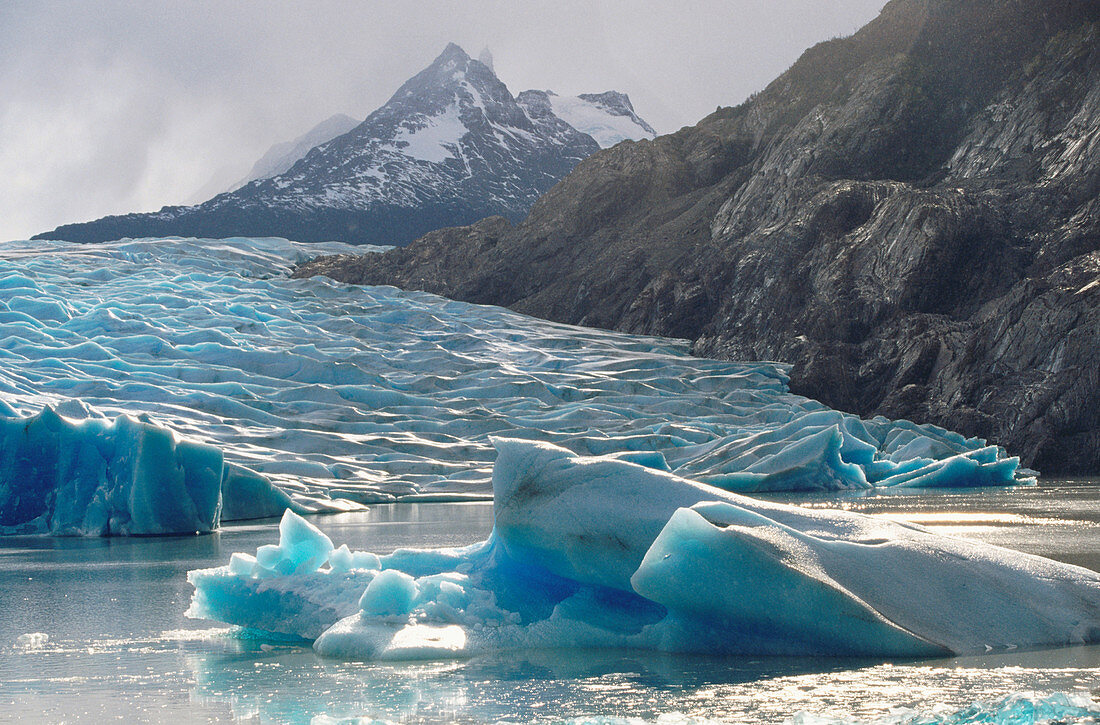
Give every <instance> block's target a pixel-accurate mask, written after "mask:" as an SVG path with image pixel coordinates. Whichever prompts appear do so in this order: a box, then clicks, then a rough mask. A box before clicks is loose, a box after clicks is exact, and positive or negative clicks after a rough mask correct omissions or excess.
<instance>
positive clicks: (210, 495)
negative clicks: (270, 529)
mask: <svg viewBox="0 0 1100 725" xmlns="http://www.w3.org/2000/svg"><path fill="white" fill-rule="evenodd" d="M77 408H78V406H74V405H69V406H63V407H62V410H63V411H66V412H68V411H74V412H77V413H80V412H86V411H81V410H78V409H77ZM294 507H295V505H294V504H293V503H292V502H291V501H290V499H289V498H288V497H287V495H286V494H285V493H283V492H282V491H280V490H279V489H278V488H276V487H275V486H273V485H272V484H271V483H270V482H269V481H266V480H265V479H263V478H262V477H261V476H258V475H257V474H255V473H252V472H250V471H247V470H245V469H242V468H239V467H237V466H234V465H232V464H226V463H225V461H224V459H223V457H222V452H221V450H220V449H219V448H217V447H216V446H211V445H208V444H205V443H199V442H195V441H188V440H181V439H179V438H178V437H177V436H176V435H175V434H174V433H173V432H172V431H171V430H168V429H167V428H164V427H163V426H159V425H156V424H155V423H153V422H152V421H150V420H149V419H148V417H146V416H141V417H139V418H136V419H135V418H131V417H130V416H127V415H120V416H118V417H117V418H116V419H114V420H108V419H106V418H83V419H69V418H66V417H64V416H63V415H61V414H59V412H58V411H57V410H54V409H53V408H50V407H46V408H44V409H43V410H42V411H40V412H39V413H38V414H36V415H33V416H29V417H20V416H17V415H15V412H14V411H13V410H12V409H11V408H10V407H0V531H2V532H5V533H51V534H57V535H69V536H73V535H77V536H108V535H149V534H191V533H199V532H207V531H213V530H215V529H217V528H218V524H219V522H220V520H221V519H222V517H223V516H224V514H225V511H226V509H229V510H230V511H231V513H232V514H233V516H234V517H235V518H259V517H262V516H272V515H278V514H281V513H282V512H283V511H285V510H287V509H288V508H294Z"/></svg>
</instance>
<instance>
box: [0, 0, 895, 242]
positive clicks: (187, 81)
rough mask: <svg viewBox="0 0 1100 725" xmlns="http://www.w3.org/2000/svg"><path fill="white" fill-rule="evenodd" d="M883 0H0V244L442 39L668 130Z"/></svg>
mask: <svg viewBox="0 0 1100 725" xmlns="http://www.w3.org/2000/svg"><path fill="white" fill-rule="evenodd" d="M884 3H885V0H679V1H678V2H669V1H668V0H660V1H655V2H614V3H613V2H592V0H585V1H584V2H579V1H575V0H554V2H545V3H534V2H525V1H524V2H521V1H520V0H511V1H506V0H499V1H497V2H494V1H492V0H466V1H464V2H447V1H445V0H437V1H434V2H427V1H426V0H425V1H420V0H401V1H399V2H396V1H395V2H383V1H381V0H364V1H361V2H352V1H350V0H308V1H305V0H287V1H285V2H281V1H278V0H247V1H245V0H239V1H237V0H216V1H214V0H212V1H206V0H187V1H185V0H178V1H177V2H171V1H169V0H165V1H163V2H161V1H158V2H148V1H147V0H130V1H127V0H96V1H95V2H89V1H85V0H79V1H77V0H73V1H71V2H55V1H53V0H0V240H7V239H18V238H25V237H27V236H30V235H31V234H34V233H38V232H42V231H47V230H49V229H52V228H53V227H55V226H58V225H59V224H65V223H70V222H79V221H87V220H90V219H94V218H97V217H100V216H103V215H105V214H117V213H125V212H129V211H150V210H155V209H159V208H160V207H161V206H162V205H165V204H178V203H185V202H193V201H196V198H195V197H196V194H198V192H199V191H200V189H203V188H204V187H207V188H211V187H210V184H211V182H212V181H213V182H217V183H220V184H222V185H229V184H231V183H232V182H233V181H235V180H237V179H239V178H241V177H242V176H244V174H245V173H246V172H247V171H248V170H249V169H250V168H251V166H252V164H253V162H255V161H256V159H258V158H259V157H260V156H261V155H262V154H263V153H264V151H266V150H267V149H268V148H269V147H270V146H271V145H272V144H274V143H278V142H280V141H286V140H289V139H291V138H294V137H295V136H297V135H299V134H301V133H303V132H305V131H306V130H308V129H309V128H311V127H312V126H314V125H316V124H317V123H318V122H320V121H322V120H324V119H325V118H327V117H329V116H331V115H333V114H335V113H347V114H349V115H351V116H354V117H356V118H365V117H366V116H367V114H368V113H370V112H371V111H372V110H374V109H375V108H377V107H378V106H380V105H381V104H383V103H385V101H386V100H387V99H388V98H389V96H390V95H391V94H392V93H393V92H394V91H395V90H396V89H397V87H398V86H400V85H401V83H402V82H404V81H405V80H406V79H407V78H409V77H410V76H412V75H413V74H415V73H416V72H418V71H419V70H421V69H422V68H423V67H424V66H426V65H427V64H428V63H430V62H431V61H432V59H433V58H434V57H435V56H436V55H438V54H439V53H440V52H441V51H442V50H443V48H444V46H445V45H446V44H447V43H448V42H451V41H453V42H456V43H458V44H459V45H461V46H462V47H463V48H465V49H466V51H467V52H468V53H470V54H471V55H474V56H475V57H476V56H477V54H478V52H479V51H480V50H481V48H482V47H484V46H488V47H489V48H490V50H491V51H492V53H493V56H494V59H495V66H496V71H497V75H499V76H500V78H501V80H503V81H504V82H505V83H506V84H507V85H508V88H509V89H510V90H511V91H512V92H513V93H518V92H519V91H522V90H525V89H528V88H543V89H551V90H554V91H557V92H559V93H566V94H576V93H589V92H599V91H604V90H610V89H614V90H619V91H623V92H625V93H627V94H629V95H630V98H631V100H632V101H633V103H634V107H635V109H636V110H637V111H638V113H639V114H640V115H641V116H642V117H643V118H645V119H646V120H648V121H649V122H650V123H651V124H652V125H653V126H654V127H655V128H656V129H657V130H658V131H659V132H661V133H667V132H670V131H674V130H676V129H678V128H680V127H681V126H684V125H688V124H691V123H694V122H695V121H697V120H698V119H699V118H701V117H703V116H704V115H706V114H707V113H709V112H711V111H713V110H714V108H715V106H718V105H733V104H736V103H739V102H740V101H742V100H744V98H745V97H746V96H747V95H749V94H750V93H752V92H753V91H756V90H759V89H761V88H763V87H764V86H765V85H766V84H767V83H768V81H770V80H771V79H773V78H774V77H775V76H776V75H778V74H779V73H781V72H782V71H783V70H785V69H786V68H787V67H788V66H790V64H791V63H793V62H794V61H795V60H796V59H797V58H798V56H799V54H800V53H801V52H802V51H803V50H804V49H805V48H807V47H809V46H810V45H812V44H814V43H816V42H818V41H821V40H826V39H828V38H830V37H834V36H837V35H848V34H850V33H852V32H853V31H855V30H856V29H857V28H858V27H860V26H861V25H863V24H864V23H866V22H867V21H868V20H870V19H871V18H873V17H874V16H875V15H877V14H878V11H879V9H880V8H881V6H882V5H883V4H884ZM215 185H216V184H215ZM215 190H218V189H215Z"/></svg>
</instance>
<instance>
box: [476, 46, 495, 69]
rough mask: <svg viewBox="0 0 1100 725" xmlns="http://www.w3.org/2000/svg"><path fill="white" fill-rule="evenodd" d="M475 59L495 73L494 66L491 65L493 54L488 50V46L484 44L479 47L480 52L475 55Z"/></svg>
mask: <svg viewBox="0 0 1100 725" xmlns="http://www.w3.org/2000/svg"><path fill="white" fill-rule="evenodd" d="M477 61H478V62H479V63H481V64H482V65H483V66H485V67H486V68H488V69H489V70H491V71H493V73H496V68H494V67H493V54H492V52H491V51H490V50H489V46H485V47H484V48H482V49H481V52H480V53H478V55H477Z"/></svg>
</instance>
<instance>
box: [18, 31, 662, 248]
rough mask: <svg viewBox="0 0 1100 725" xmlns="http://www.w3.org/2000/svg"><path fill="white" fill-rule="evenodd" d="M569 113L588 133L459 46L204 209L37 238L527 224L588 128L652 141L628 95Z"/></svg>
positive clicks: (382, 237) (396, 239)
mask: <svg viewBox="0 0 1100 725" xmlns="http://www.w3.org/2000/svg"><path fill="white" fill-rule="evenodd" d="M521 96H523V94H521ZM586 99H587V100H586ZM570 108H571V109H572V110H574V115H576V116H577V117H578V118H577V119H576V120H577V122H578V124H579V125H581V126H582V127H583V128H581V129H579V130H578V128H575V127H574V126H572V125H570V124H569V123H567V122H566V121H564V120H562V118H560V117H559V116H557V115H555V113H554V111H553V108H552V106H551V105H550V104H540V103H520V102H518V101H517V99H516V98H515V97H513V96H512V94H511V93H510V92H509V91H508V88H507V87H506V86H505V85H504V84H503V83H502V82H501V81H500V79H498V78H497V77H496V75H495V74H494V73H493V71H492V69H491V68H490V67H489V66H487V65H486V64H484V63H482V62H480V61H477V60H473V59H471V58H470V57H469V56H468V55H466V53H465V52H464V51H463V50H462V49H461V48H459V47H458V46H457V45H454V44H451V45H449V46H448V47H447V48H446V49H445V50H444V51H443V53H442V54H441V55H440V56H439V57H438V58H436V60H435V61H434V62H433V63H432V64H431V65H430V66H428V68H426V69H424V70H423V71H421V72H420V73H418V74H417V75H416V76H414V77H413V78H412V79H410V80H409V81H407V82H406V83H405V84H404V85H403V86H401V88H400V89H398V91H397V93H395V94H394V96H393V97H392V98H391V99H390V100H389V101H388V102H387V103H386V104H385V105H384V106H382V107H381V108H379V109H378V110H376V111H375V112H374V113H372V114H371V115H370V116H368V117H367V119H366V120H365V121H363V123H361V124H359V125H357V126H355V128H353V129H351V130H350V131H348V132H347V133H344V134H342V135H339V136H337V137H336V138H334V139H332V140H331V141H328V142H327V143H323V144H321V145H319V146H317V147H316V148H313V149H312V150H310V151H309V152H308V153H306V154H305V155H304V158H300V159H299V160H297V161H296V162H294V163H293V165H292V166H290V168H289V169H287V170H284V171H282V172H281V173H276V175H274V176H271V177H270V178H257V179H256V180H254V181H251V182H250V183H247V184H245V185H244V186H243V187H241V188H240V189H237V190H235V191H233V192H230V193H226V194H219V195H218V196H216V197H214V198H213V199H211V200H209V201H207V202H204V203H202V204H199V205H197V206H182V207H180V206H172V207H165V208H163V209H161V210H160V211H159V212H155V213H149V214H126V215H123V216H112V217H104V218H103V219H99V220H97V221H93V222H88V223H85V224H70V225H66V226H62V227H59V228H57V229H55V230H53V231H51V232H46V233H44V234H40V235H38V236H37V237H36V238H42V239H65V240H70V241H76V242H98V241H107V240H111V239H119V238H121V237H155V236H168V235H181V236H196V237H227V236H279V237H287V238H290V239H295V240H297V241H323V240H340V241H345V242H351V243H370V244H404V243H406V242H408V241H410V240H412V239H415V238H416V237H418V236H420V235H422V234H424V233H425V232H428V231H430V230H433V229H438V228H440V227H445V226H449V225H454V224H465V223H469V222H473V221H476V220H478V219H481V218H482V217H485V216H489V215H502V216H504V217H507V218H509V219H513V220H516V221H518V220H520V219H522V218H523V217H524V216H525V215H526V214H527V212H528V210H529V209H530V208H531V205H532V204H534V202H535V200H536V199H538V197H539V196H540V195H541V194H542V193H543V192H545V191H546V190H547V189H549V188H550V187H551V186H553V185H554V184H555V183H557V181H558V180H559V179H561V178H562V177H564V176H565V175H566V174H567V173H569V171H570V170H572V169H573V167H574V166H576V165H577V163H578V162H580V161H581V160H582V159H584V158H586V157H587V156H589V155H591V154H592V153H593V152H595V151H597V150H598V149H599V148H600V143H599V142H598V141H597V139H595V138H593V137H592V136H590V135H589V134H588V133H587V132H586V131H585V128H591V129H592V130H593V131H594V132H595V133H598V134H601V138H604V137H606V136H608V134H609V133H611V132H614V133H617V134H619V135H624V136H625V135H631V126H633V135H632V136H631V137H632V138H644V137H648V136H653V135H654V134H653V130H652V129H651V128H649V126H648V125H647V124H646V123H645V122H644V121H642V120H641V119H639V118H637V116H636V115H635V114H634V112H633V109H632V108H631V106H630V101H629V99H627V98H626V97H625V96H622V95H621V94H617V93H614V92H612V93H606V94H599V95H594V96H583V97H581V96H579V97H576V98H574V99H572V102H571V105H570ZM605 140H606V139H605ZM276 171H277V169H276Z"/></svg>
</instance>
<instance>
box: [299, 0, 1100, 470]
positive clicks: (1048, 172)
mask: <svg viewBox="0 0 1100 725" xmlns="http://www.w3.org/2000/svg"><path fill="white" fill-rule="evenodd" d="M1098 161H1100V3H1096V2H1091V1H1084V0H892V2H890V3H889V4H888V5H886V7H885V8H884V10H883V11H882V13H881V15H880V16H879V17H878V18H877V19H876V20H874V21H873V22H871V23H870V24H868V25H867V26H866V27H864V28H863V29H861V30H860V31H859V32H858V33H856V34H855V35H853V36H851V37H849V38H843V39H836V40H832V41H829V42H826V43H822V44H820V45H818V46H815V47H813V48H811V49H810V50H808V51H807V52H806V53H805V54H804V55H803V56H802V58H801V59H800V60H799V61H798V62H797V63H796V64H795V65H794V66H792V67H791V68H790V70H788V71H787V72H786V73H784V74H783V75H782V76H781V77H779V78H778V79H777V80H775V81H774V82H773V83H772V84H771V85H769V86H768V88H767V89H765V90H764V91H763V92H761V93H760V94H758V95H757V96H755V97H753V98H752V99H750V100H749V101H748V102H746V103H744V104H742V105H740V106H738V107H736V108H723V109H719V110H718V111H717V112H716V113H714V114H712V115H711V116H708V117H707V118H705V119H703V120H702V121H701V122H700V123H699V124H698V125H696V126H694V127H691V128H686V129H683V130H681V131H680V132H678V133H675V134H672V135H669V136H662V137H659V138H657V139H656V140H654V141H643V142H638V143H625V144H620V145H618V146H615V147H614V148H612V149H609V150H606V151H603V152H601V153H598V154H596V155H594V156H592V157H591V158H589V159H588V160H586V161H585V162H583V163H582V164H580V165H579V166H578V167H577V169H576V170H575V171H574V172H573V173H572V174H571V175H570V176H569V177H568V178H566V179H565V180H564V181H563V182H562V183H561V184H559V185H557V186H556V187H554V188H553V189H552V190H550V192H549V193H547V194H546V195H545V196H544V197H542V198H541V199H540V200H539V202H538V203H537V204H536V205H535V206H534V207H533V209H532V210H531V213H530V215H529V216H528V217H527V218H526V219H525V220H524V221H523V222H522V223H520V224H519V225H517V226H513V225H512V224H511V223H510V222H509V221H507V220H505V219H502V218H494V219H486V220H483V221H481V222H478V223H477V224H474V225H472V226H469V227H465V228H460V229H447V230H440V231H436V232H433V233H431V234H428V235H427V236H425V237H424V238H423V239H420V240H418V241H417V242H415V243H413V244H411V245H409V246H408V247H406V248H403V249H399V250H394V251H393V252H390V253H387V254H384V255H374V256H366V257H363V258H354V257H345V258H336V259H331V258H330V259H321V260H317V261H316V262H314V263H313V264H310V265H307V266H306V267H304V268H302V269H301V270H299V274H302V275H305V274H315V273H324V274H328V275H330V276H333V277H336V278H338V279H342V280H348V281H355V282H364V283H386V284H396V285H399V286H404V287H410V288H417V289H424V290H428V291H432V292H437V293H440V294H444V295H448V296H451V297H455V298H458V299H463V300H469V301H474V302H483V303H492V304H500V305H507V306H510V307H512V308H514V309H516V310H520V311H523V312H527V313H531V314H534V315H538V316H542V317H547V318H550V319H554V320H561V321H567V322H573V323H580V324H586V325H594V326H598V327H607V328H615V329H619V330H625V331H631V332H639V333H652V334H659V335H671V336H678V337H687V338H691V339H692V340H694V342H695V345H694V350H695V352H696V353H697V354H700V355H706V356H716V357H725V358H734V359H778V360H785V361H789V362H792V363H793V364H794V370H793V374H792V387H793V389H794V390H795V391H796V392H800V393H803V394H806V395H809V396H812V397H815V398H818V399H820V400H822V401H824V402H826V403H827V404H828V405H830V406H833V407H837V408H841V409H845V410H850V411H853V412H858V413H861V414H870V413H882V414H885V415H889V416H891V417H907V418H911V419H914V420H918V421H931V422H935V423H939V424H942V425H944V426H948V427H950V428H953V429H957V430H960V431H962V432H965V433H968V434H979V435H982V436H985V437H989V438H991V439H993V440H995V441H996V442H998V443H1001V444H1002V445H1005V446H1006V447H1008V448H1009V449H1010V450H1012V451H1014V452H1016V453H1019V454H1020V455H1021V456H1022V457H1023V459H1024V462H1025V463H1026V464H1028V465H1032V466H1035V467H1036V468H1038V469H1040V470H1041V471H1043V472H1044V473H1046V474H1059V473H1089V474H1094V475H1095V474H1098V473H1100V163H1098Z"/></svg>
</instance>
